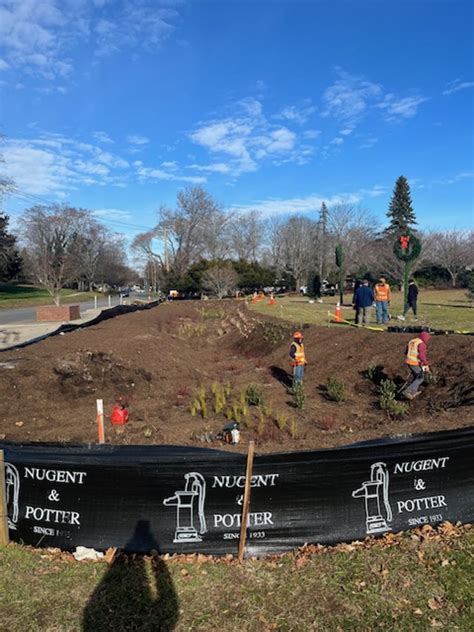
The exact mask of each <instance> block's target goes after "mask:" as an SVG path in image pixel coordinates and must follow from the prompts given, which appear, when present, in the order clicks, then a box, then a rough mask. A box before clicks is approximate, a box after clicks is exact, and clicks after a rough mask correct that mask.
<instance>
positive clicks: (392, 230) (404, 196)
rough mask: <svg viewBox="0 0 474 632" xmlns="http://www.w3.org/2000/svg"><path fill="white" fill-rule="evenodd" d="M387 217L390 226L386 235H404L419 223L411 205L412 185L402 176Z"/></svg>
mask: <svg viewBox="0 0 474 632" xmlns="http://www.w3.org/2000/svg"><path fill="white" fill-rule="evenodd" d="M387 217H388V218H389V219H390V224H389V225H388V227H387V228H386V229H385V233H386V234H391V235H393V234H396V235H403V234H405V233H407V232H409V231H410V230H411V228H412V226H413V225H414V224H416V223H417V222H416V217H415V211H414V210H413V206H412V203H411V194H410V185H409V184H408V180H407V179H406V178H405V176H400V177H399V178H398V179H397V181H396V183H395V188H394V190H393V195H392V199H391V201H390V206H389V207H388V212H387Z"/></svg>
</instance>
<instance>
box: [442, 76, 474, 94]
mask: <svg viewBox="0 0 474 632" xmlns="http://www.w3.org/2000/svg"><path fill="white" fill-rule="evenodd" d="M473 87H474V81H461V79H455V80H454V81H451V82H450V83H448V84H447V85H446V88H445V89H444V90H443V94H444V95H445V96H446V95H449V94H453V93H454V92H459V90H466V89H467V88H473Z"/></svg>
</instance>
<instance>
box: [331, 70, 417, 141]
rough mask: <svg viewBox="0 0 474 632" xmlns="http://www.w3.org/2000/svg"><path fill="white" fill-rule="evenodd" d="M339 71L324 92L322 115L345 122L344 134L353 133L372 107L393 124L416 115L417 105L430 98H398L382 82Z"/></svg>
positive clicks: (415, 96)
mask: <svg viewBox="0 0 474 632" xmlns="http://www.w3.org/2000/svg"><path fill="white" fill-rule="evenodd" d="M336 72H337V75H338V78H337V79H336V81H335V82H334V83H333V84H332V85H331V86H329V88H327V89H326V90H325V92H324V94H323V104H324V109H323V111H322V112H321V116H322V117H332V118H334V119H336V120H338V121H340V122H342V123H345V127H344V128H343V129H342V130H341V131H340V134H342V135H346V136H347V135H349V134H351V133H352V131H353V130H354V127H355V126H356V125H357V124H358V123H359V122H360V120H361V119H362V118H363V117H365V116H366V115H367V114H368V113H369V111H370V110H372V108H377V109H380V110H382V111H383V112H384V117H385V119H386V120H387V121H389V122H391V123H392V122H397V121H400V120H403V119H408V118H412V117H414V116H415V115H416V114H417V111H418V106H419V105H420V104H421V103H423V102H424V101H427V97H423V96H421V95H418V94H415V95H411V96H407V97H403V96H402V97H399V96H396V95H394V94H392V93H388V92H386V90H385V88H384V87H383V86H382V85H381V84H379V83H374V82H372V81H369V80H368V79H366V78H365V77H360V76H356V75H351V74H349V73H348V72H346V71H345V70H343V69H341V68H337V69H336Z"/></svg>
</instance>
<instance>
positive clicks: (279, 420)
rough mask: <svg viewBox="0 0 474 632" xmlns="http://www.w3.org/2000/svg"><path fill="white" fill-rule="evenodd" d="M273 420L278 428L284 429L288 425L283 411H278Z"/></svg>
mask: <svg viewBox="0 0 474 632" xmlns="http://www.w3.org/2000/svg"><path fill="white" fill-rule="evenodd" d="M275 421H276V425H277V426H278V428H279V430H284V429H285V428H286V426H287V425H288V418H287V416H286V415H284V414H283V413H278V414H277V416H276V420H275Z"/></svg>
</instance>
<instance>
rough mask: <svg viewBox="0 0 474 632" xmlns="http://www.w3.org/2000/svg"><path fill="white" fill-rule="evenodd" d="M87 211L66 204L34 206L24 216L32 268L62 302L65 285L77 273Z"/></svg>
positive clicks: (42, 283) (23, 225)
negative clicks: (62, 290) (77, 250)
mask: <svg viewBox="0 0 474 632" xmlns="http://www.w3.org/2000/svg"><path fill="white" fill-rule="evenodd" d="M84 214H85V212H84V211H78V210H76V209H74V208H68V207H65V206H59V205H53V206H34V207H32V208H30V209H27V210H26V211H25V213H24V215H23V217H22V219H21V223H22V227H23V239H24V242H25V245H26V248H27V252H28V260H29V262H30V266H31V272H32V274H33V276H34V277H35V278H36V280H37V281H38V282H39V283H40V284H41V285H43V286H44V287H45V288H46V289H47V290H48V292H49V293H50V294H51V296H52V298H53V301H54V303H55V304H56V305H59V304H60V295H61V289H62V288H63V287H64V285H65V284H66V283H67V282H68V281H70V280H72V279H74V277H75V276H76V274H77V270H76V263H77V259H76V257H75V246H76V243H77V240H78V238H79V235H80V230H81V227H82V224H83V221H84Z"/></svg>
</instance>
